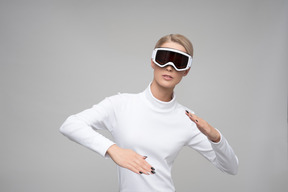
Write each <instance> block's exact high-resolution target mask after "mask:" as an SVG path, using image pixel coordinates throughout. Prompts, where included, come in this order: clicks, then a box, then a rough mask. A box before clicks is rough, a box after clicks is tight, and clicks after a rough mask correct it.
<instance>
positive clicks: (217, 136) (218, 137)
mask: <svg viewBox="0 0 288 192" xmlns="http://www.w3.org/2000/svg"><path fill="white" fill-rule="evenodd" d="M208 139H209V140H210V141H212V142H214V143H218V142H219V141H220V140H221V135H220V133H219V132H218V131H217V130H216V129H214V131H213V134H212V135H210V136H208Z"/></svg>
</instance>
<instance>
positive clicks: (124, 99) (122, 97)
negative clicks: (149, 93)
mask: <svg viewBox="0 0 288 192" xmlns="http://www.w3.org/2000/svg"><path fill="white" fill-rule="evenodd" d="M139 96H140V94H139V93H137V94H135V93H118V94H116V95H112V96H109V97H106V99H105V100H108V101H109V102H111V103H112V104H127V103H128V102H131V101H133V100H135V99H137V98H139Z"/></svg>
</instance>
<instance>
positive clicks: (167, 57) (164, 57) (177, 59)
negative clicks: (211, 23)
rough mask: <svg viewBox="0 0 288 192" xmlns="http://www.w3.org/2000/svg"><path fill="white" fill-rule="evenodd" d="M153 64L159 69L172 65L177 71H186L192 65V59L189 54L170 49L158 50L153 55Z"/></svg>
mask: <svg viewBox="0 0 288 192" xmlns="http://www.w3.org/2000/svg"><path fill="white" fill-rule="evenodd" d="M152 60H153V62H154V63H155V64H156V65H158V66H159V67H166V66H167V65H171V66H173V67H174V68H175V70H177V71H185V70H187V69H189V68H190V67H191V65H192V57H191V56H190V55H188V54H187V53H184V52H182V51H178V50H176V49H170V48H162V47H161V48H156V49H154V50H153V53H152Z"/></svg>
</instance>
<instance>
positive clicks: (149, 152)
mask: <svg viewBox="0 0 288 192" xmlns="http://www.w3.org/2000/svg"><path fill="white" fill-rule="evenodd" d="M175 99H176V97H175V96H174V97H173V99H172V100H171V101H170V102H162V101H159V100H157V99H156V98H155V97H154V96H153V95H152V93H151V90H150V86H149V87H148V88H147V89H146V90H145V91H144V92H142V93H139V94H119V95H115V96H112V97H108V98H106V99H104V100H103V101H102V102H100V103H99V104H97V105H94V106H93V107H92V108H90V109H87V110H85V111H83V112H80V113H78V114H76V115H72V116H70V117H69V118H68V119H67V120H66V121H65V122H64V124H63V125H62V126H61V128H60V131H61V133H63V134H64V135H65V136H67V137H68V138H70V139H71V140H73V141H75V142H77V143H79V144H81V145H83V146H85V147H88V148H89V149H91V150H93V151H95V152H97V153H99V154H100V155H102V156H103V157H108V155H106V151H107V149H108V148H109V147H110V146H111V145H113V144H114V143H116V144H117V145H118V146H119V147H122V148H127V149H132V150H134V151H135V152H137V153H138V154H140V155H143V156H148V158H147V159H146V161H147V162H148V163H149V164H150V165H152V166H153V167H154V168H155V169H156V170H155V171H156V174H153V175H144V174H142V175H138V174H135V173H134V172H132V171H130V170H128V169H125V168H122V167H118V173H119V185H120V186H119V188H120V191H121V192H147V191H149V192H156V191H157V192H158V191H159V192H174V191H175V187H174V184H173V181H172V178H171V168H172V164H173V162H174V160H175V158H176V156H177V154H178V152H179V151H180V150H181V148H182V147H183V146H189V147H191V148H193V149H195V150H196V151H198V152H200V154H202V155H203V156H204V157H205V158H207V159H208V160H209V161H211V162H212V163H213V164H214V165H215V166H216V167H217V168H219V169H220V170H221V171H224V172H227V173H229V174H236V173H237V171H238V159H237V157H236V155H235V154H234V152H233V150H232V148H231V147H230V145H229V144H228V142H227V140H226V139H225V138H224V137H223V135H221V140H220V142H218V143H213V142H211V141H209V140H208V139H207V137H206V136H205V135H204V134H202V133H201V132H200V131H199V130H198V128H197V127H196V125H195V123H194V122H192V121H191V120H190V119H189V118H188V117H187V115H186V114H185V110H186V109H187V108H185V107H184V106H182V105H180V104H179V103H178V102H177V101H176V100H175ZM97 129H107V130H108V131H110V132H111V134H112V135H113V138H114V141H111V140H109V139H107V138H105V137H104V136H102V135H101V134H99V133H97V132H96V131H95V130H97ZM220 134H221V133H220Z"/></svg>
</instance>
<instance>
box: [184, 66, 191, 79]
mask: <svg viewBox="0 0 288 192" xmlns="http://www.w3.org/2000/svg"><path fill="white" fill-rule="evenodd" d="M190 69H191V67H190V68H189V69H187V70H186V71H184V74H183V77H185V76H186V75H188V73H189V71H190Z"/></svg>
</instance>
